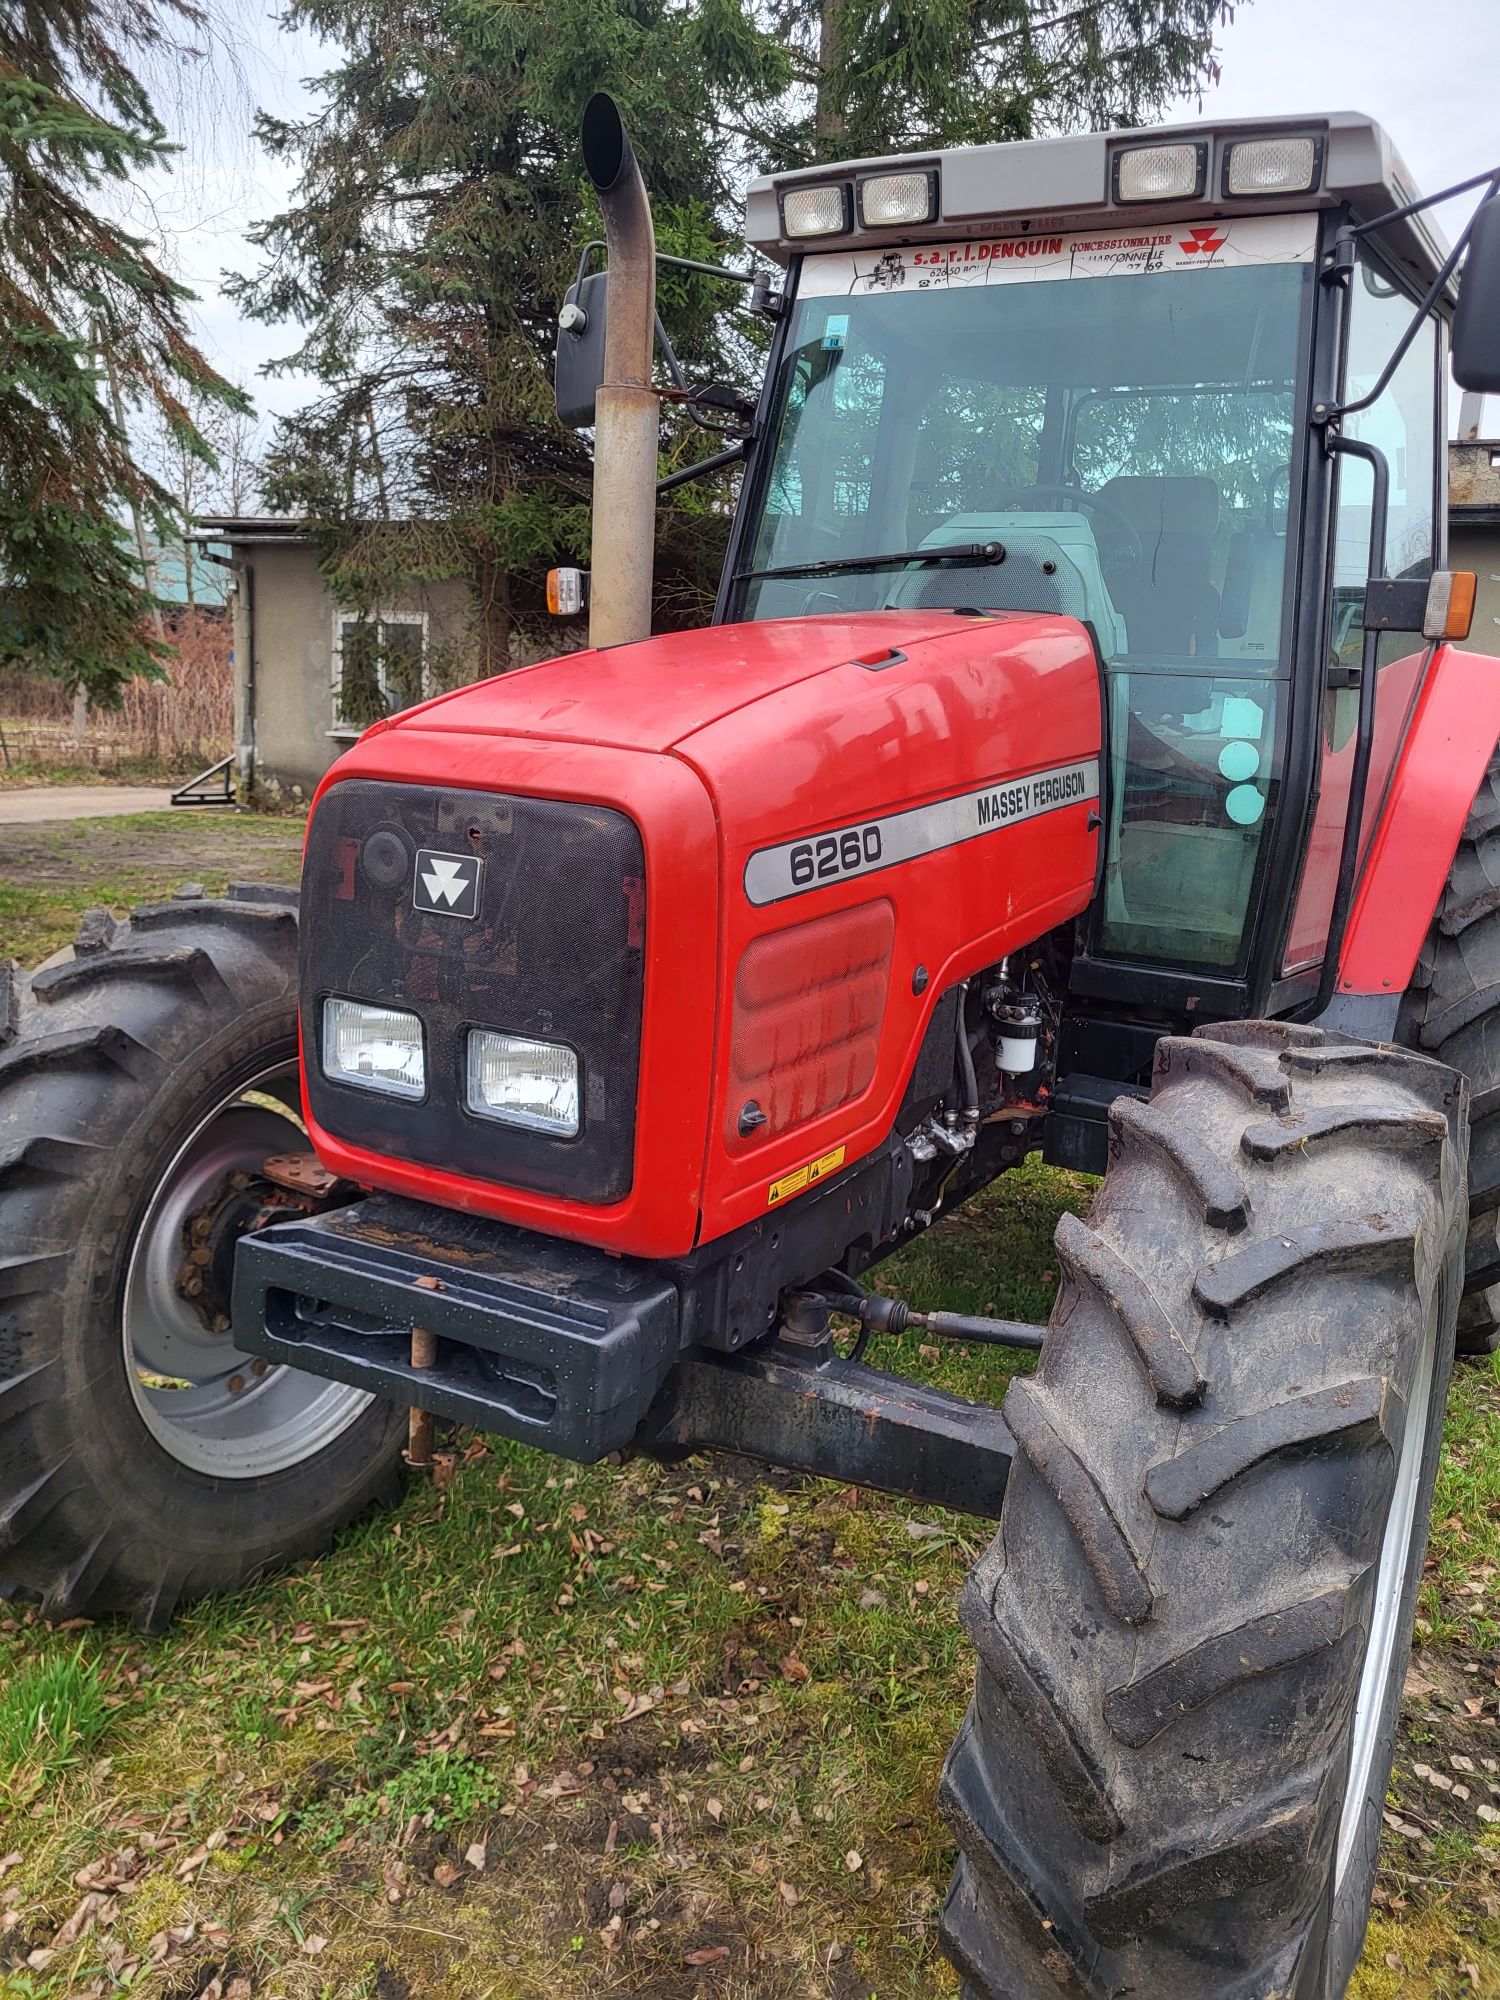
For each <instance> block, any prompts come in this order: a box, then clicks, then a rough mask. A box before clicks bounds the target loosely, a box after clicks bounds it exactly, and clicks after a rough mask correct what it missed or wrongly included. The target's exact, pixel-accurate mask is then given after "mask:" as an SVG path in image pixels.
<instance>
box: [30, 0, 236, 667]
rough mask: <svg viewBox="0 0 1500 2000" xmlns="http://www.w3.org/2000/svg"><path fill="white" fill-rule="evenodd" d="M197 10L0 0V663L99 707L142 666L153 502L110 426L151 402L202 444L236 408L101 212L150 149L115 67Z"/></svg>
mask: <svg viewBox="0 0 1500 2000" xmlns="http://www.w3.org/2000/svg"><path fill="white" fill-rule="evenodd" d="M197 18H198V17H197V15H196V14H195V13H194V12H193V11H192V9H191V8H190V7H188V6H186V5H184V4H182V0H162V5H161V7H160V8H159V10H153V7H152V6H151V4H150V0H131V4H128V5H124V6H120V5H115V4H112V0H0V663H19V664H21V665H23V666H26V667H30V668H34V669H38V670H41V671H44V672H49V673H52V674H55V675H57V676H59V677H60V678H62V679H64V680H66V681H68V682H69V683H72V684H80V683H81V685H82V686H83V688H84V689H85V690H86V692H87V694H88V696H89V698H90V699H91V700H93V701H96V702H101V703H106V704H107V703H110V702H112V701H114V700H116V699H118V695H119V691H120V689H121V688H122V687H123V685H124V683H125V682H126V681H127V680H128V679H130V677H131V676H132V675H135V674H154V673H157V672H159V671H160V662H161V659H162V658H163V656H164V652H165V648H164V646H163V644H162V642H161V639H160V637H159V636H158V633H157V630H156V629H155V628H154V627H153V625H152V622H151V618H150V613H151V611H152V609H153V599H152V596H151V592H150V588H149V584H148V580H147V577H146V575H145V573H144V570H143V566H142V563H141V560H140V555H139V552H138V547H137V543H136V541H135V539H134V538H133V537H132V534H131V531H130V522H131V517H132V516H134V517H135V518H136V520H137V521H138V522H139V523H140V524H141V527H142V531H143V533H149V534H151V535H154V536H155V537H156V539H157V540H158V541H159V542H160V541H164V540H166V539H169V538H170V537H171V536H172V535H173V534H174V532H175V533H179V534H180V532H181V531H180V527H178V528H177V529H175V530H174V527H173V519H174V511H175V510H174V507H173V502H172V496H171V495H170V494H169V493H168V492H167V491H166V490H165V489H164V488H163V487H162V486H161V485H160V484H158V483H157V482H156V481H155V480H154V479H152V478H151V477H150V476H149V475H148V474H147V473H146V472H145V471H143V469H142V468H141V466H140V465H139V464H138V463H137V461H136V458H135V455H134V453H133V451H132V447H131V442H130V438H129V436H128V434H127V425H128V424H129V422H130V421H131V419H132V417H133V415H134V414H135V413H137V412H148V413H154V414H156V415H158V416H159V417H160V420H161V421H162V422H163V423H165V424H167V425H168V426H169V427H170V428H171V430H172V432H173V434H174V435H175V436H176V437H177V438H178V439H179V440H180V441H181V442H182V444H183V445H184V446H185V447H186V448H187V449H189V450H192V451H197V452H200V453H202V454H204V455H205V456H210V457H211V454H209V453H208V447H207V446H206V445H205V444H204V443H203V441H202V439H201V438H200V437H199V435H198V432H197V429H196V427H195V424H194V421H193V415H194V411H195V409H197V408H201V407H202V406H203V405H204V403H205V402H208V403H215V402H217V403H223V404H226V405H241V406H242V405H243V404H244V400H245V399H244V398H243V397H242V396H240V395H238V393H237V392H236V391H234V390H232V389H231V388H230V387H229V386H228V384H226V383H225V382H223V381H221V380H220V378H219V377H218V376H217V375H216V374H215V373H214V371H213V370H212V369H211V368H210V367H209V366H208V364H207V362H206V361H205V360H204V359H203V357H202V355H201V354H199V353H198V351H197V350H196V348H195V347H194V346H193V345H192V343H191V341H190V340H189V339H188V336H187V331H186V323H185V320H184V316H183V307H184V304H185V302H186V300H187V298H188V296H189V295H188V294H187V293H186V292H185V291H184V290H183V289H182V287H181V286H180V285H178V284H176V283H175V282H174V281H173V280H172V279H171V278H170V277H169V276H168V275H167V273H166V272H165V271H164V270H163V269H162V268H161V266H160V264H159V263H158V262H157V261H156V260H155V259H154V258H153V256H152V255H151V253H150V251H149V248H148V246H147V245H146V243H145V242H144V241H143V240H141V239H140V238H138V237H136V236H133V235H131V234H130V233H129V232H127V231H126V230H124V229H122V228H121V227H119V226H118V225H117V224H116V223H115V222H113V221H111V219H110V210H111V207H112V205H113V195H114V190H115V189H116V188H117V187H118V186H119V185H120V184H122V183H124V182H126V181H127V180H129V179H130V178H131V177H132V176H134V175H136V174H139V173H140V172H141V171H143V170H144V169H146V168H148V167H151V166H154V165H156V164H157V163H159V162H160V161H161V160H163V159H164V158H165V157H166V156H167V154H168V153H169V152H170V150H171V149H170V148H169V146H168V144H167V140H166V135H165V133H164V131H163V129H162V126H161V123H160V121H159V120H158V119H157V117H156V115H155V113H154V112H153V110H152V106H151V101H150V98H149V95H148V93H147V90H146V88H145V87H144V85H143V84H142V82H141V80H140V78H139V76H138V75H137V74H136V68H135V67H134V66H133V65H139V63H140V62H142V61H145V60H150V59H151V57H152V55H153V53H155V52H160V51H163V50H165V49H167V48H168V47H169V46H170V43H171V37H172V35H173V34H174V33H175V32H177V31H186V30H188V29H189V28H190V27H191V26H192V25H193V24H194V23H195V22H196V20H197Z"/></svg>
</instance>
